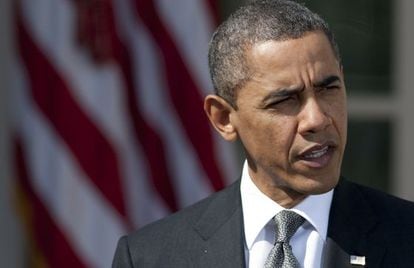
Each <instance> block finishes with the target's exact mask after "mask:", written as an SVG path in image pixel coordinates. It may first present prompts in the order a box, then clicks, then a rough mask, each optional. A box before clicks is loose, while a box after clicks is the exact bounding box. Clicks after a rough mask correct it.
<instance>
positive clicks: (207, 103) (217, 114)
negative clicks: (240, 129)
mask: <svg viewBox="0 0 414 268" xmlns="http://www.w3.org/2000/svg"><path fill="white" fill-rule="evenodd" d="M204 111H205V112H206V114H207V116H208V119H210V122H211V124H212V125H213V127H214V128H215V129H216V130H217V131H218V132H219V133H220V135H221V136H222V137H223V138H224V139H225V140H227V141H235V140H236V139H237V131H236V128H235V127H234V125H233V124H232V120H231V116H232V113H234V112H235V110H234V108H233V107H232V106H231V105H230V104H229V103H228V102H227V101H225V100H224V99H223V98H221V97H219V96H217V95H208V96H207V97H206V98H205V99H204Z"/></svg>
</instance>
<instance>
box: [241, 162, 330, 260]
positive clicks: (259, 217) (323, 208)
mask: <svg viewBox="0 0 414 268" xmlns="http://www.w3.org/2000/svg"><path fill="white" fill-rule="evenodd" d="M240 191H241V199H242V208H243V220H244V233H245V245H244V249H245V258H246V265H247V267H250V268H254V267H263V265H264V263H265V261H266V258H267V255H268V254H269V252H270V250H271V249H272V247H273V243H274V235H275V224H274V222H273V221H272V218H273V217H274V216H275V215H276V214H277V213H278V212H280V211H281V210H283V209H285V208H283V207H282V206H280V205H279V204H277V203H276V202H275V201H273V200H272V199H270V198H269V197H268V196H266V195H265V194H264V193H262V192H261V191H260V190H259V188H257V186H256V185H255V184H254V183H253V181H252V179H251V177H250V175H249V172H248V164H247V161H245V163H244V166H243V173H242V179H241V186H240ZM332 195H333V190H331V191H329V192H327V193H324V194H321V195H312V196H308V197H306V198H305V199H304V200H303V201H302V202H301V203H299V204H298V205H296V206H295V207H293V208H292V209H290V210H292V211H295V212H296V213H298V214H299V215H301V216H302V217H303V218H305V219H306V221H305V223H304V224H303V225H302V226H301V227H299V229H298V230H297V231H296V233H295V234H294V235H293V237H292V238H291V240H290V245H291V246H292V251H293V254H294V255H295V257H296V258H297V259H298V261H299V263H300V265H301V267H304V268H317V267H320V266H321V259H322V250H323V246H324V243H325V240H326V234H327V230H328V219H329V210H330V207H331V201H332Z"/></svg>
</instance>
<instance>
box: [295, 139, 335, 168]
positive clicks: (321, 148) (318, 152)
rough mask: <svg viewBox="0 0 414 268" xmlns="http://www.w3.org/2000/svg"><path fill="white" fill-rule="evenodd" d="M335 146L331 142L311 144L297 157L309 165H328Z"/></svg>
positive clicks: (315, 166) (317, 166) (316, 166)
mask: <svg viewBox="0 0 414 268" xmlns="http://www.w3.org/2000/svg"><path fill="white" fill-rule="evenodd" d="M336 147H337V146H336V144H335V143H333V142H326V143H324V144H317V145H313V146H311V147H309V148H307V149H305V150H304V151H303V152H301V153H300V154H299V155H298V159H299V160H302V161H304V162H305V164H306V165H308V166H310V167H314V168H322V167H325V166H326V165H328V163H329V161H330V160H331V158H332V155H333V152H334V151H335V149H336Z"/></svg>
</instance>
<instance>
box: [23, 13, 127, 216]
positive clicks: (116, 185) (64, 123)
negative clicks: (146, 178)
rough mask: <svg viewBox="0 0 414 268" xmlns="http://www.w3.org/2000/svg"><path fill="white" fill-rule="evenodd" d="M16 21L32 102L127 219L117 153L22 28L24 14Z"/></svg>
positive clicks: (90, 176)
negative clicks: (33, 101)
mask: <svg viewBox="0 0 414 268" xmlns="http://www.w3.org/2000/svg"><path fill="white" fill-rule="evenodd" d="M18 13H19V11H18ZM16 17H17V20H18V21H17V23H16V25H17V31H18V32H17V38H18V46H19V49H20V55H21V57H22V59H23V61H24V63H25V65H26V68H27V73H28V77H29V81H30V87H31V92H32V96H33V99H34V100H35V102H36V103H37V105H38V106H39V108H40V110H41V111H42V112H43V114H44V115H45V116H46V117H47V118H48V119H49V120H50V122H51V123H52V124H53V126H54V128H55V129H56V131H57V132H58V133H59V135H60V136H61V137H62V138H63V140H64V141H65V142H66V144H67V145H68V146H69V148H70V149H71V151H72V152H73V154H74V156H75V158H76V159H77V160H78V163H79V164H80V166H81V167H82V168H83V170H84V171H85V172H86V174H87V175H88V177H89V178H90V179H91V180H92V181H93V183H94V184H95V185H96V186H97V187H98V188H99V189H100V191H101V192H102V193H103V195H104V196H105V197H106V198H107V199H108V200H109V202H110V203H111V204H112V205H113V206H114V207H115V208H116V209H117V210H118V212H119V213H120V214H121V215H123V216H126V210H125V204H124V199H123V195H122V190H121V178H120V173H119V168H118V162H117V157H116V154H115V152H114V150H113V149H112V147H111V145H110V144H109V142H108V141H107V140H106V139H105V138H104V137H103V135H102V134H101V133H100V132H99V130H98V129H97V128H96V126H95V125H94V124H93V123H92V122H91V121H90V120H89V119H88V118H87V117H86V116H85V114H84V113H83V111H82V110H81V109H80V107H79V106H78V104H77V103H76V101H75V100H74V98H73V96H72V95H71V93H70V90H69V89H68V87H67V85H66V84H65V82H64V81H63V79H61V77H60V76H59V74H58V73H57V72H56V70H55V69H54V68H53V67H52V65H51V64H50V63H49V62H48V60H47V59H46V57H45V56H44V55H43V54H42V52H41V51H40V50H39V48H37V47H36V45H35V43H34V42H33V40H32V39H31V37H30V36H29V34H28V32H27V30H26V29H25V26H24V25H23V21H22V18H21V14H18V15H17V16H16Z"/></svg>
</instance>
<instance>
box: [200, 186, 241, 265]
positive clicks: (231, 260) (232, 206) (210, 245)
mask: <svg viewBox="0 0 414 268" xmlns="http://www.w3.org/2000/svg"><path fill="white" fill-rule="evenodd" d="M194 230H195V231H196V232H197V233H198V234H199V235H200V237H201V238H202V240H203V241H204V243H203V247H204V248H203V249H202V252H203V255H202V256H201V257H200V265H201V266H202V267H244V266H245V263H244V262H245V261H244V235H243V234H244V232H243V215H242V208H241V197H240V180H239V181H237V182H236V183H234V184H233V185H231V186H230V187H229V188H227V189H225V190H224V191H222V192H220V193H219V194H217V195H216V196H215V198H213V199H212V201H211V202H210V204H209V205H208V207H207V209H206V210H205V212H204V213H203V214H202V215H201V216H200V217H199V219H198V220H197V221H196V222H195V224H194ZM199 267H200V266H199Z"/></svg>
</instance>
